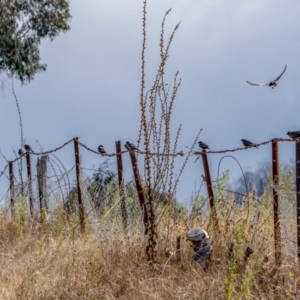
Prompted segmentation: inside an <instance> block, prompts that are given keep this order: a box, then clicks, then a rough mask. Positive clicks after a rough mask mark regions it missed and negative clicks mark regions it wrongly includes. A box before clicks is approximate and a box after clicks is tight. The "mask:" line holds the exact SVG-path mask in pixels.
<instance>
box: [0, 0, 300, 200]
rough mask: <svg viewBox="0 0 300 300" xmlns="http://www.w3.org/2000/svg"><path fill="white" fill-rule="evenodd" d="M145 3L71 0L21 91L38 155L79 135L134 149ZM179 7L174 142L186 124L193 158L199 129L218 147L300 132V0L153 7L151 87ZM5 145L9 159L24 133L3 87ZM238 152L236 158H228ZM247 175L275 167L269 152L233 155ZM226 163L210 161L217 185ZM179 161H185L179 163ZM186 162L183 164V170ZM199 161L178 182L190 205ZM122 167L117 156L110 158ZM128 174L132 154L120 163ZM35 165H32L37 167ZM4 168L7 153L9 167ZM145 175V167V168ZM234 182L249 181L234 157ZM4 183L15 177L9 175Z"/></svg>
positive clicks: (177, 2)
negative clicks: (39, 69) (67, 19)
mask: <svg viewBox="0 0 300 300" xmlns="http://www.w3.org/2000/svg"><path fill="white" fill-rule="evenodd" d="M142 4H143V3H142V1H137V0H127V1H120V0H111V1H105V0H102V1H101V0H90V1H75V0H74V1H71V2H70V5H71V14H72V21H71V30H70V31H68V32H67V33H65V34H61V35H60V36H59V37H57V38H56V39H55V40H54V41H53V42H50V41H49V40H45V41H43V42H42V45H41V57H42V62H43V63H46V64H47V71H46V72H44V73H40V74H37V75H36V76H35V79H34V80H33V81H32V82H30V83H29V84H26V85H25V86H21V84H20V83H18V82H17V81H15V91H16V94H17V97H18V100H19V103H20V108H21V112H22V120H23V129H24V137H25V138H26V142H27V143H28V144H30V145H31V147H32V148H33V149H37V145H36V140H38V141H39V143H40V144H41V145H42V147H43V148H44V149H45V150H50V149H53V148H56V147H57V146H60V145H61V144H63V143H64V142H65V141H67V140H69V139H71V138H73V137H76V136H77V137H79V138H80V141H81V142H82V143H84V144H86V145H88V146H89V147H91V148H93V149H96V148H97V146H98V145H99V144H103V145H104V146H105V148H106V150H107V152H115V141H117V140H121V141H122V143H123V145H124V144H125V142H126V141H127V140H129V141H132V142H136V141H137V135H138V131H139V122H140V106H139V100H140V99H139V93H140V81H141V72H140V70H141V59H140V56H141V49H142ZM169 8H172V11H171V13H170V14H169V16H168V18H167V22H166V27H165V34H166V37H167V36H169V35H170V33H171V32H172V30H173V28H174V27H175V25H176V24H177V23H178V22H181V24H180V27H179V29H178V31H177V32H176V35H175V38H174V41H173V43H172V47H171V50H170V57H169V61H168V63H167V66H166V77H165V80H166V82H169V83H172V82H173V76H174V74H175V72H176V71H177V70H178V71H179V77H180V78H181V79H182V84H181V87H180V89H179V92H178V95H177V98H176V100H175V106H174V113H173V121H172V135H173V137H174V136H175V134H176V130H177V128H178V126H179V125H180V124H182V131H181V135H180V139H179V143H178V149H179V150H181V149H182V150H184V151H187V148H186V147H188V146H190V145H191V144H192V143H193V140H194V139H195V136H196V134H197V132H198V131H199V129H200V128H202V129H203V131H202V133H201V136H200V139H201V140H203V141H205V142H206V143H208V144H209V146H210V148H211V150H222V149H231V148H237V147H241V141H240V140H241V139H242V138H246V139H250V140H251V141H253V142H255V143H259V142H263V141H266V140H269V139H271V138H274V137H278V138H280V137H282V138H284V137H286V133H287V131H290V130H300V118H299V112H300V100H299V96H300V86H299V82H298V79H299V78H300V63H299V53H300V18H299V13H300V2H299V1H297V0H290V1H286V0H277V1H273V0H265V1H260V0H246V1H237V0H227V1H222V0H215V1H212V0H202V1H196V0H184V1H183V0H164V1H161V0H149V1H148V3H147V44H146V90H147V89H149V88H150V87H151V85H152V83H153V80H154V76H155V74H156V70H157V69H158V62H159V37H160V26H161V21H162V18H163V16H164V13H165V11H167V10H168V9H169ZM285 64H287V71H286V73H285V74H284V75H283V76H282V78H281V79H280V83H281V84H280V85H279V86H278V87H276V88H275V89H274V90H272V89H269V88H268V87H254V86H250V85H248V84H247V83H246V80H249V81H252V82H258V83H260V82H269V81H271V80H273V79H275V78H276V77H277V76H278V75H279V74H280V73H281V71H282V70H283V68H284V65H285ZM0 102H1V108H2V109H1V111H0V122H1V126H0V135H1V137H2V138H1V144H0V148H1V151H2V153H3V154H4V155H5V157H6V158H7V159H8V160H12V159H14V157H15V156H14V153H13V150H18V149H19V148H20V127H19V119H18V113H17V109H16V104H15V100H14V97H13V94H12V91H11V85H10V84H9V83H7V82H6V83H5V84H4V86H3V88H2V90H1V91H0ZM56 154H57V156H58V157H59V158H60V159H61V160H62V161H63V162H64V163H65V165H66V167H71V166H72V164H74V154H73V146H72V145H68V146H67V147H66V149H64V150H63V151H61V152H57V153H56ZM230 154H231V153H230ZM232 154H233V155H234V156H235V157H236V158H237V159H238V161H239V162H240V164H241V165H242V167H243V169H245V170H248V169H253V170H254V169H255V168H257V167H258V166H259V164H260V163H261V162H262V161H268V160H271V146H270V144H269V145H267V146H262V147H260V148H259V149H249V150H246V151H240V152H234V153H232ZM279 155H280V161H282V162H285V163H289V162H290V161H291V159H294V155H295V154H294V145H293V143H280V149H279ZM221 157H222V155H219V154H218V155H217V154H215V155H209V157H208V159H209V163H210V167H211V174H212V177H213V179H214V178H215V177H216V175H217V169H218V163H219V161H220V159H221ZM179 160H181V161H179ZM183 160H184V159H182V158H178V163H177V164H178V165H177V166H180V164H181V163H182V162H183ZM194 160H195V159H194V158H192V159H191V160H190V161H189V162H188V165H187V167H186V169H185V173H184V175H183V176H182V178H181V181H180V184H179V188H178V193H177V200H178V201H179V202H184V203H189V201H190V197H191V193H192V191H193V190H195V189H196V190H197V188H198V187H199V185H200V182H201V174H203V168H202V163H201V160H198V161H197V162H196V163H194ZM81 162H82V166H84V167H86V168H92V167H97V166H99V164H100V163H101V162H103V158H101V157H98V156H96V155H93V154H92V153H88V152H86V151H84V150H83V149H82V150H81ZM111 163H112V168H115V166H116V163H115V159H114V158H112V159H111ZM123 163H124V169H125V173H126V176H127V177H131V176H132V170H131V166H130V164H129V157H128V156H126V155H124V157H123ZM33 164H34V165H35V162H33ZM5 165H6V161H5V160H4V159H3V158H2V157H0V168H1V169H3V168H4V166H5ZM141 169H142V168H141ZM227 169H229V170H230V174H231V180H232V181H233V182H234V180H236V179H237V178H238V177H239V176H240V175H241V174H240V171H239V168H238V166H237V164H236V163H235V162H234V161H233V160H231V159H225V160H223V161H222V165H221V171H225V170H227ZM0 181H1V186H4V187H7V179H6V178H5V177H2V178H1V179H0ZM202 193H203V194H206V190H205V189H202Z"/></svg>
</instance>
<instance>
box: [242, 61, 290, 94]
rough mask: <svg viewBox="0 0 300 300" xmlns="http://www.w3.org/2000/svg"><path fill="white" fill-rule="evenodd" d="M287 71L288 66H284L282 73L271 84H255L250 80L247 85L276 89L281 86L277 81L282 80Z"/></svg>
mask: <svg viewBox="0 0 300 300" xmlns="http://www.w3.org/2000/svg"><path fill="white" fill-rule="evenodd" d="M285 71H286V65H285V66H284V69H283V71H282V73H281V74H280V75H279V76H278V77H277V78H276V79H275V80H273V81H270V82H269V83H253V82H250V81H248V80H247V83H248V84H251V85H255V86H269V87H270V89H274V88H275V87H276V86H277V85H278V84H279V83H278V82H277V81H278V80H279V79H280V78H281V76H282V75H283V74H284V72H285Z"/></svg>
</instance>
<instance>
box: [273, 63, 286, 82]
mask: <svg viewBox="0 0 300 300" xmlns="http://www.w3.org/2000/svg"><path fill="white" fill-rule="evenodd" d="M285 70H286V65H285V66H284V70H283V71H282V73H281V74H280V75H279V76H278V77H277V78H276V79H275V80H274V81H278V80H279V79H280V77H281V76H282V75H283V74H284V72H285Z"/></svg>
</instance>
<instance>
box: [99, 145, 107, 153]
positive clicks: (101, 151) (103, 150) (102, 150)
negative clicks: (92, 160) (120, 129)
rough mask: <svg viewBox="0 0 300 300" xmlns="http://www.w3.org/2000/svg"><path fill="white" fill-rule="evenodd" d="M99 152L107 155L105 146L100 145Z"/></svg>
mask: <svg viewBox="0 0 300 300" xmlns="http://www.w3.org/2000/svg"><path fill="white" fill-rule="evenodd" d="M98 151H99V153H101V154H107V152H106V151H105V149H104V146H103V145H99V147H98Z"/></svg>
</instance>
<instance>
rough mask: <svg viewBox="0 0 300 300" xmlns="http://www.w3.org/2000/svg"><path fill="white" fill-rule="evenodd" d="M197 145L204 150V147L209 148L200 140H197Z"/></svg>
mask: <svg viewBox="0 0 300 300" xmlns="http://www.w3.org/2000/svg"><path fill="white" fill-rule="evenodd" d="M199 147H200V148H201V149H202V150H206V149H209V146H208V145H207V144H206V143H204V142H202V141H199Z"/></svg>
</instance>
